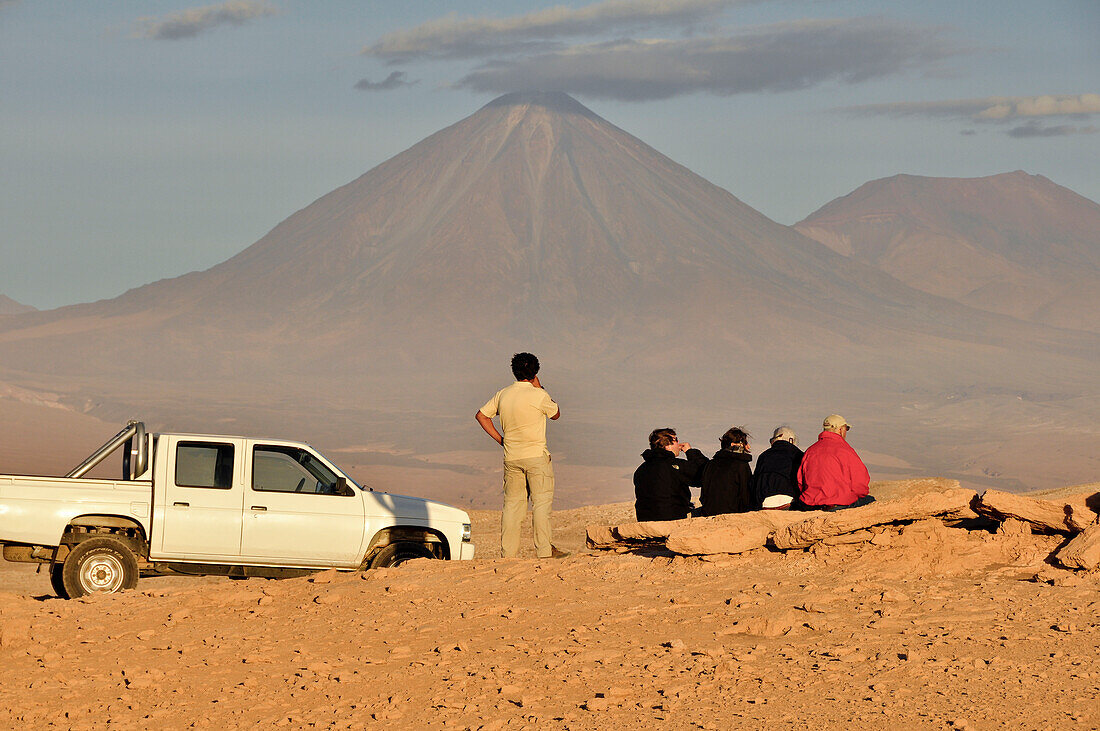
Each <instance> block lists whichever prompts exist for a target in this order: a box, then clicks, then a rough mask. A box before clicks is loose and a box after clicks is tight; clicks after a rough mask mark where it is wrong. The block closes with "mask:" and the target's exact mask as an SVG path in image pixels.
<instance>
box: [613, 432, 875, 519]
mask: <svg viewBox="0 0 1100 731" xmlns="http://www.w3.org/2000/svg"><path fill="white" fill-rule="evenodd" d="M851 428H852V427H851V425H850V424H848V422H847V420H845V419H844V417H842V416H840V415H839V414H830V415H829V416H827V417H825V421H824V422H823V424H822V432H821V434H819V435H818V437H817V442H816V443H815V444H813V445H811V446H810V447H809V448H808V449H807V450H806V451H805V452H803V451H802V450H801V449H799V448H798V437H797V436H796V435H795V433H794V430H793V429H791V428H790V427H788V426H780V427H778V428H776V430H775V432H774V433H773V435H772V438H771V446H770V447H769V448H768V449H767V450H765V451H764V452H763V454H761V455H760V457H759V458H757V460H756V470H755V472H754V471H753V470H752V469H751V468H750V467H749V463H750V462H751V461H752V448H751V446H750V445H749V437H750V435H749V433H748V432H746V431H745V430H744V429H743V428H741V427H733V428H731V429H729V430H728V431H727V432H726V433H725V434H723V435H722V436H721V437H720V439H719V441H720V443H721V447H722V448H721V449H719V450H718V451H717V452H715V453H714V456H713V457H711V458H710V459H707V457H706V456H705V455H704V454H703V453H702V452H700V451H699V450H698V449H694V448H692V446H691V445H690V444H688V443H687V442H681V441H680V440H679V439H678V438H677V437H676V430H675V429H671V428H663V429H654V430H653V431H652V432H651V433H650V435H649V449H647V450H646V451H644V452H642V459H643V462H642V464H641V466H640V467H638V469H637V470H635V472H634V495H635V497H636V498H637V500H636V502H635V503H634V509H635V512H636V513H637V516H638V520H639V521H650V520H679V519H681V518H686V517H688V516H689V515H694V516H707V515H720V514H722V513H745V512H748V511H750V510H841V509H844V508H854V507H858V506H860V505H866V504H867V503H870V502H873V501H874V497H872V496H871V495H870V491H869V483H870V481H871V477H870V475H869V474H868V472H867V467H866V465H864V464H863V460H861V459H860V458H859V455H857V454H856V451H855V450H854V449H852V447H851V446H850V445H849V444H848V440H847V435H848V430H849V429H851ZM681 453H683V455H684V458H683V459H681V458H680V455H681ZM691 487H699V488H701V489H700V492H699V502H700V506H699V507H698V508H695V507H694V506H693V505H692V502H691V489H690V488H691Z"/></svg>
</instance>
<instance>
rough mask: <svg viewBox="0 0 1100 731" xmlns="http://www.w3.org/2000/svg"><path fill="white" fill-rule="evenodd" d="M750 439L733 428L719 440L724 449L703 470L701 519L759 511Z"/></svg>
mask: <svg viewBox="0 0 1100 731" xmlns="http://www.w3.org/2000/svg"><path fill="white" fill-rule="evenodd" d="M750 436H751V435H750V434H749V433H748V432H747V431H745V430H744V429H742V428H741V427H736V426H735V427H733V428H731V429H730V430H729V431H727V432H726V433H725V434H723V435H722V436H721V438H720V439H719V443H720V444H721V445H722V448H721V449H719V450H718V451H717V452H715V453H714V456H713V457H711V459H710V462H709V463H708V464H707V466H706V469H704V470H703V480H702V482H703V489H702V491H701V492H700V493H699V503H700V504H701V505H702V508H701V509H700V510H699V514H700V515H721V514H722V513H747V512H748V511H750V510H756V508H757V502H756V494H755V493H754V492H753V489H752V470H751V469H749V462H751V461H752V448H751V447H750V446H749V437H750Z"/></svg>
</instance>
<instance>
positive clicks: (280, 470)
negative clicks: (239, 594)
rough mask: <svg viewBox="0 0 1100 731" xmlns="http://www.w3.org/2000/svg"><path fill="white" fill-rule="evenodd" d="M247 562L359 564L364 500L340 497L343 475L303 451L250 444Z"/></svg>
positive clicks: (355, 492) (244, 540) (352, 490)
mask: <svg viewBox="0 0 1100 731" xmlns="http://www.w3.org/2000/svg"><path fill="white" fill-rule="evenodd" d="M248 447H249V450H250V452H251V455H250V457H251V458H250V459H249V460H247V476H246V478H245V479H246V483H247V484H246V486H245V510H244V526H243V537H242V545H241V555H242V557H244V558H245V559H255V560H262V561H264V562H285V563H289V564H293V565H305V566H343V567H354V566H358V565H359V560H360V559H361V558H362V555H363V554H362V551H363V546H362V543H363V532H364V531H363V527H364V524H363V500H362V496H361V495H360V493H359V491H358V490H356V489H355V488H354V487H351V488H350V489H349V490H348V492H349V493H351V494H339V486H338V476H337V474H336V473H335V472H334V471H333V470H332V469H330V468H329V467H328V465H326V464H325V463H324V462H323V461H322V460H321V459H320V458H319V457H318V456H317V455H315V454H314V453H313V452H311V451H309V450H307V449H304V448H302V447H300V446H290V445H279V444H264V443H259V442H252V441H249V442H248Z"/></svg>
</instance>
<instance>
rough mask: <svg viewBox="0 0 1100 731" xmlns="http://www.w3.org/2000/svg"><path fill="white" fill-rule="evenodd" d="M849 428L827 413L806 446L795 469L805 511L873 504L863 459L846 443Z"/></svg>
mask: <svg viewBox="0 0 1100 731" xmlns="http://www.w3.org/2000/svg"><path fill="white" fill-rule="evenodd" d="M851 428H852V427H851V425H850V424H849V423H848V422H847V421H846V420H845V419H844V417H843V416H841V415H840V414H830V415H829V416H826V417H825V421H824V422H823V424H822V429H823V431H822V432H821V433H820V434H818V435H817V442H816V443H815V444H812V445H810V448H809V449H807V450H806V454H805V455H803V457H802V465H801V466H800V467H799V468H798V487H799V490H800V493H801V494H800V495H799V501H800V502H801V503H802V505H801V506H800V507H802V508H803V509H805V510H840V509H842V508H856V507H859V506H860V505H866V504H867V503H870V502H874V500H875V498H874V497H872V496H871V495H870V494H868V493H869V491H870V487H869V484H870V482H871V476H870V475H869V474H868V473H867V467H866V465H864V464H863V460H861V459H860V458H859V455H858V454H856V450H854V449H852V447H851V445H850V444H848V431H849V430H850V429H851Z"/></svg>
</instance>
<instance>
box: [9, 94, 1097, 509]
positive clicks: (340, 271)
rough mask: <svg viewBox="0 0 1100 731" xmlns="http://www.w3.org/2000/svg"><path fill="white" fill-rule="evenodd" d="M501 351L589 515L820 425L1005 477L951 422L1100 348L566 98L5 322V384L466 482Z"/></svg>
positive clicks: (109, 411)
mask: <svg viewBox="0 0 1100 731" xmlns="http://www.w3.org/2000/svg"><path fill="white" fill-rule="evenodd" d="M519 350H530V351H532V352H535V353H537V354H538V355H539V356H540V358H541V359H542V360H543V363H544V373H543V375H544V383H546V384H547V386H548V388H549V389H550V390H551V392H552V393H553V394H554V396H555V397H556V398H557V399H558V400H559V402H561V403H562V404H563V412H565V413H566V414H572V417H571V418H572V426H570V427H569V428H568V429H564V428H563V429H559V430H558V432H560V433H559V434H557V436H555V431H554V430H553V429H552V430H551V448H552V449H555V450H557V451H556V458H558V455H560V464H562V465H563V467H564V468H566V469H568V467H569V466H570V465H575V466H594V467H601V468H607V470H608V471H606V472H604V473H601V474H603V475H605V477H606V479H605V480H604V482H601V483H599V484H600V485H603V486H605V487H606V488H607V489H609V490H618V491H619V492H617V493H615V492H612V493H610V494H600V495H593V494H592V490H596V489H597V488H595V487H592V485H593V484H596V482H595V481H594V480H589V479H588V478H587V477H586V478H585V480H586V483H587V486H584V487H583V488H582V487H580V486H578V487H576V488H574V489H575V490H577V492H576V493H574V494H575V495H580V494H581V492H582V491H583V490H588V491H589V492H588V493H585V495H586V497H585V499H589V498H591V499H599V500H604V501H606V499H607V498H610V497H618V496H620V495H621V494H622V490H623V489H624V488H623V486H624V485H626V486H627V489H628V486H629V481H628V479H623V478H622V477H621V476H622V475H623V474H628V473H629V469H628V468H629V466H630V465H631V463H632V462H633V461H634V460H635V458H636V455H637V452H639V451H641V448H642V447H644V446H645V445H644V438H645V434H647V433H648V432H649V430H650V429H652V428H653V427H654V426H663V425H666V424H669V423H679V424H689V423H691V424H694V425H696V428H698V429H699V430H700V432H701V433H703V434H708V435H709V434H712V433H713V434H714V435H715V436H716V435H717V434H720V433H721V432H722V431H724V430H725V428H726V427H728V426H729V424H730V423H731V421H732V422H733V423H749V422H752V423H757V424H759V426H758V427H757V429H758V432H763V431H765V430H766V429H770V427H771V426H774V423H779V422H782V421H788V422H790V421H795V422H798V423H800V424H804V425H805V426H803V427H802V431H803V433H804V434H807V433H816V428H815V427H816V424H819V423H820V418H821V416H822V415H823V414H826V413H830V412H834V411H841V413H845V415H846V416H847V417H848V419H849V420H850V421H855V419H858V418H860V417H863V418H864V420H865V421H864V423H865V424H877V425H878V427H879V428H876V429H869V430H868V431H867V432H866V433H867V434H868V438H869V439H872V440H877V442H878V443H877V444H876V445H875V448H876V450H878V451H880V452H882V453H883V454H894V455H897V454H899V453H900V454H902V456H901V457H891V458H890V460H888V461H889V463H890V464H894V465H895V466H896V465H911V464H914V463H913V460H915V459H919V460H922V462H920V463H919V464H918V466H914V467H913V469H916V470H918V471H924V470H925V468H924V467H923V466H921V465H923V463H925V462H927V463H929V465H930V468H932V467H934V468H935V469H937V470H938V471H941V472H944V473H945V474H946V473H948V472H950V474H952V476H954V475H955V474H960V475H963V476H965V475H967V474H977V475H985V476H986V477H990V475H991V474H992V475H993V477H995V476H996V475H995V474H993V473H998V472H999V469H998V468H997V467H996V465H994V466H992V467H991V466H990V464H991V463H990V462H983V461H982V460H981V459H978V460H974V459H969V460H960V459H959V458H958V453H957V452H954V451H952V450H954V449H955V445H954V443H953V442H950V441H949V440H950V439H951V438H952V437H953V436H954V434H955V430H959V431H964V430H969V429H972V428H973V424H974V419H979V420H980V419H981V418H986V417H988V416H989V415H990V413H991V411H992V412H998V411H1000V410H1002V409H1003V410H1005V411H1004V413H1006V414H1016V413H1017V412H1019V411H1020V409H1021V408H1024V409H1025V410H1026V409H1027V406H1026V405H1025V406H1024V407H1021V406H1020V405H1019V404H1018V403H1016V400H1017V399H1018V398H1019V397H1020V394H1026V395H1027V397H1028V399H1036V398H1038V399H1041V400H1042V403H1043V404H1047V403H1052V402H1056V401H1059V400H1060V402H1061V403H1065V401H1066V400H1067V399H1073V398H1076V399H1079V398H1080V396H1081V394H1082V393H1085V394H1086V396H1089V395H1090V394H1091V395H1095V393H1094V391H1095V389H1094V381H1095V379H1094V378H1093V377H1092V371H1093V366H1092V363H1093V362H1094V361H1093V359H1094V358H1095V357H1096V356H1097V355H1100V337H1097V336H1095V335H1094V334H1087V333H1081V332H1076V331H1063V330H1058V329H1052V328H1049V327H1042V326H1039V325H1035V324H1031V323H1026V322H1022V321H1019V320H1014V319H1012V318H1009V317H1006V316H1003V315H1000V314H994V313H989V312H985V311H981V310H978V309H975V308H972V307H968V306H966V305H965V304H961V303H959V302H956V301H953V300H952V299H950V298H945V297H940V296H936V295H935V294H933V293H929V292H925V291H921V289H920V288H918V287H913V286H910V285H909V284H906V283H904V282H902V281H899V279H897V278H895V277H894V276H891V275H890V274H889V273H887V272H884V271H882V270H881V269H880V268H879V267H877V266H873V265H871V264H869V263H865V262H863V261H859V260H858V259H857V258H855V257H850V256H845V255H842V254H840V253H837V252H836V251H834V250H833V249H832V248H830V247H829V246H827V245H824V244H822V243H820V242H818V241H814V240H812V239H810V238H807V237H806V236H803V235H802V234H800V233H799V232H798V231H795V230H794V229H792V228H789V227H786V226H782V225H780V224H778V223H775V222H774V221H771V220H770V219H768V218H766V217H765V216H763V215H762V214H760V213H758V212H757V211H755V210H753V209H752V208H750V207H749V206H747V205H745V204H743V203H742V202H740V201H739V200H737V199H736V198H735V197H734V196H732V195H731V194H730V193H728V192H727V191H725V190H723V189H721V188H719V187H717V186H715V185H713V184H711V183H709V182H707V181H706V180H704V179H702V178H700V177H699V176H697V175H695V174H694V173H692V172H691V171H690V170H687V169H686V168H684V167H683V166H681V165H678V164H677V163H675V162H673V161H672V160H670V159H669V158H667V157H665V156H664V155H662V154H660V153H659V152H657V151H656V150H654V149H653V148H651V147H649V146H648V145H646V144H645V143H643V142H642V141H640V140H638V139H637V138H635V137H633V136H631V135H629V134H627V133H626V132H624V131H623V130H621V129H619V128H617V127H615V126H614V125H612V124H611V123H609V122H607V121H606V120H604V119H602V118H601V117H599V116H598V115H596V114H595V113H594V112H592V111H591V110H589V109H587V108H586V107H584V106H582V105H581V104H579V103H578V102H576V101H575V100H574V99H572V98H571V97H569V96H566V95H564V94H510V95H506V96H503V97H500V98H499V99H496V100H494V101H492V102H490V103H489V104H487V105H486V106H484V107H482V108H481V109H480V110H479V111H477V112H476V113H474V114H473V115H471V116H469V117H467V118H466V119H463V120H461V121H459V122H458V123H456V124H454V125H452V126H450V127H448V128H446V129H444V130H441V131H439V132H437V133H436V134H434V135H432V136H430V137H428V138H426V139H425V140H423V141H421V142H420V143H418V144H416V145H414V146H413V147H411V148H409V149H408V150H406V151H405V152H402V153H400V154H398V155H397V156H395V157H393V158H391V159H390V160H388V161H386V162H384V163H382V164H381V165H379V166H377V167H375V168H374V169H372V170H370V171H369V172H367V173H366V174H364V175H363V176H361V177H360V178H358V179H357V180H355V181H352V182H351V183H349V184H347V185H345V186H343V187H341V188H339V189H337V190H335V191H333V192H331V193H329V194H328V195H325V196H324V197H322V198H320V199H319V200H317V201H316V202H314V203H313V204H311V205H309V206H308V207H306V208H304V209H303V210H301V211H299V212H297V213H295V214H294V215H292V216H290V217H289V218H287V219H286V220H285V221H283V222H282V223H280V224H279V225H278V226H276V227H275V228H274V229H273V230H272V231H271V232H270V233H268V234H267V235H266V236H264V237H263V238H262V239H260V240H259V241H257V242H256V243H255V244H253V245H252V246H250V247H248V248H247V249H245V250H243V251H242V252H241V253H240V254H238V255H236V256H234V257H233V258H231V259H229V260H227V261H225V262H223V263H222V264H219V265H217V266H215V267H213V268H211V269H209V270H206V271H203V272H194V273H191V274H187V275H184V276H182V277H178V278H176V279H171V280H165V281H161V282H156V283H153V284H150V285H147V286H144V287H140V288H138V289H135V290H131V291H130V292H127V293H126V294H124V295H122V296H120V297H118V298H115V299H112V300H106V301H101V302H96V303H90V304H85V305H77V306H72V307H65V308H61V309H58V310H53V311H49V312H35V313H28V314H23V315H18V316H13V317H10V318H5V319H4V320H2V321H0V379H2V380H6V381H10V382H11V383H14V384H18V385H20V386H21V387H23V388H32V389H34V388H37V389H46V390H49V391H51V392H52V393H58V394H61V398H62V399H63V401H64V402H65V403H67V404H68V405H70V406H71V407H72V408H75V409H78V410H82V411H90V412H92V413H94V414H96V415H99V416H102V417H103V418H109V419H114V420H117V419H120V418H128V417H130V416H139V417H144V418H146V419H147V420H148V421H150V422H151V425H152V426H154V428H155V427H156V425H157V424H158V423H164V424H170V425H171V426H172V428H173V429H177V430H178V429H189V428H195V429H201V430H203V431H210V430H212V429H216V428H218V424H221V423H227V424H231V425H232V427H231V428H230V427H227V429H228V430H235V431H248V432H253V431H264V432H267V433H272V432H275V433H277V434H279V435H285V436H298V437H303V438H313V439H314V440H315V441H318V442H319V443H320V444H322V445H333V446H334V447H335V448H340V449H357V450H359V454H361V455H363V461H364V463H365V464H364V469H368V468H373V467H376V466H377V465H379V464H388V465H391V466H393V467H394V469H395V470H397V469H398V468H401V467H405V468H410V469H411V468H412V467H415V468H416V469H419V470H422V472H420V473H416V474H419V475H420V476H421V477H424V475H426V474H427V473H429V472H430V473H431V475H433V476H434V477H436V478H437V477H439V476H440V475H443V474H446V475H447V476H448V477H447V479H449V480H452V481H453V480H458V481H462V480H465V481H466V482H467V483H472V482H477V481H480V483H481V484H484V483H485V480H486V478H485V476H484V475H485V470H487V469H490V467H488V466H487V465H492V464H493V463H494V462H495V458H496V457H495V455H492V453H489V452H483V451H481V450H485V449H487V448H488V447H487V444H488V443H487V441H485V440H484V437H483V435H480V436H479V433H478V432H477V427H476V425H475V424H474V423H473V420H472V418H471V415H472V414H473V411H474V410H475V409H476V408H477V407H478V406H480V405H481V403H483V402H484V400H485V398H487V397H488V395H489V394H490V393H492V391H494V390H496V389H497V388H499V387H500V386H501V385H504V383H505V382H507V381H508V380H509V379H510V374H509V373H508V370H507V362H508V358H509V357H510V355H511V354H512V353H513V352H516V351H519ZM1052 372H1057V373H1058V374H1059V381H1058V383H1057V384H1056V385H1052V384H1051V383H1050V381H1049V378H1048V377H1047V374H1049V373H1052ZM1089 389H1093V391H1091V392H1090V391H1089ZM960 394H961V396H960ZM962 402H965V403H970V404H974V403H977V404H978V405H979V407H978V410H979V411H980V414H981V416H975V413H977V412H975V413H970V412H967V414H966V418H958V417H956V416H952V418H950V419H949V421H952V422H953V425H952V426H949V427H948V428H946V430H943V429H937V430H936V435H935V438H934V439H932V438H930V439H928V440H927V444H926V445H920V446H918V445H914V444H912V443H911V442H910V441H909V440H908V439H899V438H898V437H899V435H900V434H902V433H907V432H908V431H909V430H912V429H915V430H916V431H917V432H921V430H926V431H927V430H931V429H933V428H934V427H933V426H932V425H930V424H918V423H915V422H916V421H918V419H914V418H913V417H914V414H913V413H907V412H906V409H919V410H927V411H928V413H937V412H936V411H935V410H936V409H938V408H941V407H942V408H947V409H948V410H950V409H951V408H953V407H957V405H958V404H959V403H962ZM1032 403H1033V401H1028V402H1027V404H1032ZM1073 403H1074V407H1073V409H1072V410H1071V411H1072V414H1071V413H1068V412H1067V413H1065V414H1060V415H1059V417H1058V418H1056V419H1055V420H1054V423H1057V424H1061V423H1062V421H1061V419H1062V418H1063V416H1064V419H1065V423H1068V422H1069V421H1070V420H1071V418H1075V417H1076V414H1077V413H1078V410H1079V409H1080V407H1081V401H1080V400H1077V401H1074V402H1073ZM1089 403H1092V402H1091V401H1090V402H1089ZM922 413H923V411H922ZM955 413H956V412H954V411H952V412H951V414H952V415H954V414H955ZM1028 413H1029V418H1030V416H1031V414H1030V412H1028ZM920 418H923V417H920ZM564 421H565V420H563V423H564ZM1013 423H1016V422H1013ZM811 425H812V426H811ZM681 428H683V427H681ZM555 429H557V425H555ZM312 435H319V436H312ZM982 438H983V440H985V441H983V444H986V442H988V441H989V440H996V439H1003V434H1001V435H999V436H998V435H991V434H983V435H982ZM555 439H556V440H557V442H556V443H555ZM894 442H902V443H900V444H898V445H897V446H896V447H895V446H894V444H893V443H894ZM987 447H988V445H987ZM471 450H476V452H473V454H475V455H476V456H473V457H471V456H470V454H471ZM992 451H996V450H995V449H994V450H992ZM990 453H991V450H990V449H988V448H985V449H984V451H983V454H990ZM486 455H489V457H490V458H489V459H488V461H486ZM971 457H972V455H971ZM898 469H901V470H902V471H904V469H908V468H907V467H906V468H900V467H899V468H898ZM392 474H396V472H394V473H392ZM407 474H410V473H408V472H406V475H407ZM607 475H611V476H610V477H607ZM494 479H495V478H494ZM601 479H602V478H601ZM490 484H491V480H490ZM401 489H404V490H406V491H413V490H415V489H416V488H415V487H409V486H405V487H403V488H401ZM564 489H566V490H568V489H569V488H568V487H566V488H564ZM599 489H603V488H599ZM421 492H423V490H421ZM578 499H580V498H578Z"/></svg>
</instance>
